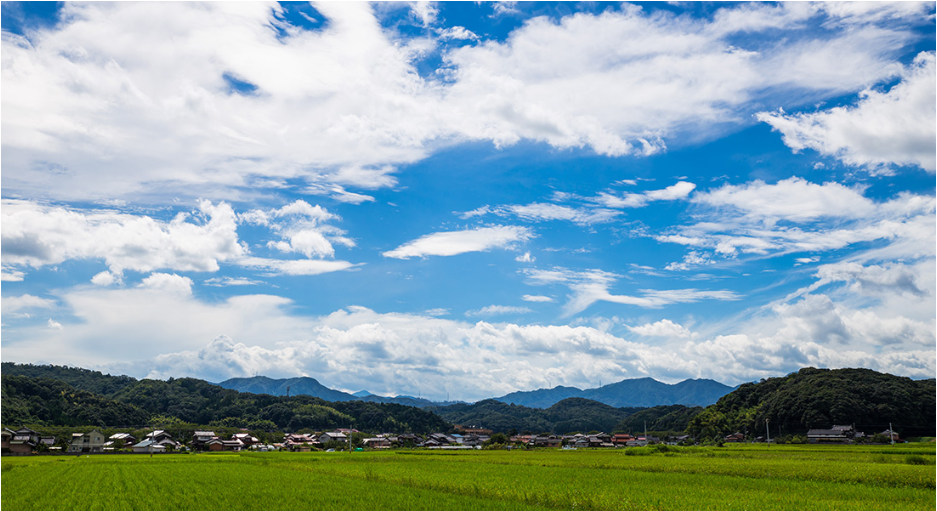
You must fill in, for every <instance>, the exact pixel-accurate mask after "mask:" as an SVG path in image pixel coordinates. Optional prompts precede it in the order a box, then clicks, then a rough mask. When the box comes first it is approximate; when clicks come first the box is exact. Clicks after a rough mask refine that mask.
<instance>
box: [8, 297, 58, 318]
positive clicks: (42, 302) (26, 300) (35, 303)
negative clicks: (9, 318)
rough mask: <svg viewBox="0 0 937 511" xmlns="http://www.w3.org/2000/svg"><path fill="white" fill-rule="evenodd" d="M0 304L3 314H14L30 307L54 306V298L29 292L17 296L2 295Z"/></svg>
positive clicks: (47, 307)
mask: <svg viewBox="0 0 937 511" xmlns="http://www.w3.org/2000/svg"><path fill="white" fill-rule="evenodd" d="M0 303H2V305H0V312H2V313H3V314H5V315H6V314H15V313H18V312H20V311H23V310H30V309H51V308H52V307H55V300H50V299H48V298H40V297H38V296H33V295H30V294H25V295H19V296H4V297H3V298H2V302H0Z"/></svg>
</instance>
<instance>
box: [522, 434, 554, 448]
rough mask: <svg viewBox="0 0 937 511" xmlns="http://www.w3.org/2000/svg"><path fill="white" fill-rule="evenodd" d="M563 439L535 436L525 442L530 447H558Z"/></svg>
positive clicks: (550, 436) (551, 436)
mask: <svg viewBox="0 0 937 511" xmlns="http://www.w3.org/2000/svg"><path fill="white" fill-rule="evenodd" d="M562 443H563V438H562V437H558V436H556V435H537V436H535V437H533V438H531V439H530V440H528V441H527V445H529V446H531V447H559V446H560V444H562Z"/></svg>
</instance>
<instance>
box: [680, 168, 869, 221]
mask: <svg viewBox="0 0 937 511" xmlns="http://www.w3.org/2000/svg"><path fill="white" fill-rule="evenodd" d="M694 201H695V202H696V203H698V204H705V205H707V206H712V207H714V208H732V209H734V210H736V211H738V212H740V213H742V214H744V215H746V217H748V218H752V219H761V220H763V221H765V222H769V223H773V222H776V221H778V220H786V221H789V222H798V223H800V222H806V221H812V220H817V219H820V218H846V219H852V218H865V217H869V216H872V215H874V214H875V212H876V207H877V206H876V204H875V203H874V202H873V201H872V200H870V199H868V198H867V197H865V196H863V195H862V190H856V189H853V188H849V187H846V186H844V185H842V184H839V183H835V182H831V183H824V184H822V185H821V184H816V183H811V182H809V181H806V180H805V179H803V178H799V177H791V178H788V179H784V180H782V181H778V182H777V183H776V184H773V185H769V184H766V183H765V182H764V181H761V180H755V181H752V182H750V183H746V184H744V185H724V186H722V187H721V188H717V189H715V190H712V191H709V192H706V193H698V194H697V195H696V197H695V198H694Z"/></svg>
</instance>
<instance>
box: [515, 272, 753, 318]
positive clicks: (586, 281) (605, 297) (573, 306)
mask: <svg viewBox="0 0 937 511" xmlns="http://www.w3.org/2000/svg"><path fill="white" fill-rule="evenodd" d="M524 273H525V274H526V275H527V277H528V278H529V279H530V280H531V283H532V284H536V285H545V284H562V285H565V286H567V287H568V288H569V290H570V292H571V294H570V295H569V297H568V301H567V302H566V304H565V305H564V306H563V311H564V316H565V317H568V316H571V315H573V314H578V313H580V312H582V311H584V310H586V309H587V308H589V307H590V306H591V305H592V304H594V303H595V302H599V301H603V302H610V303H618V304H622V305H634V306H637V307H643V308H653V309H656V308H661V307H664V306H666V305H672V304H675V303H695V302H698V301H700V300H739V299H741V296H740V295H738V294H737V293H735V292H733V291H729V290H717V291H706V290H699V289H670V290H656V289H640V290H638V291H639V292H640V293H641V296H632V295H615V294H612V293H611V292H609V289H608V288H609V287H610V286H611V285H612V283H613V282H614V281H615V280H617V278H618V277H619V276H618V275H616V274H614V273H608V272H604V271H602V270H589V271H584V272H577V271H572V270H567V269H565V268H554V269H552V270H527V271H525V272H524Z"/></svg>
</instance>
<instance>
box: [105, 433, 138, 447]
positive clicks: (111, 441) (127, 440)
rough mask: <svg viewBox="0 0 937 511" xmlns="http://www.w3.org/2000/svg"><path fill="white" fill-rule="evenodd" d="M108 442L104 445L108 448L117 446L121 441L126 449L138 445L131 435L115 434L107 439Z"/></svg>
mask: <svg viewBox="0 0 937 511" xmlns="http://www.w3.org/2000/svg"><path fill="white" fill-rule="evenodd" d="M107 440H108V441H107V442H106V443H105V444H104V445H105V446H106V447H111V446H114V445H116V443H117V442H118V441H120V442H121V443H122V444H123V446H124V447H130V446H131V445H133V444H135V443H137V439H136V438H134V436H133V435H131V434H130V433H114V434H113V435H111V436H109V437H108V438H107Z"/></svg>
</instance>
